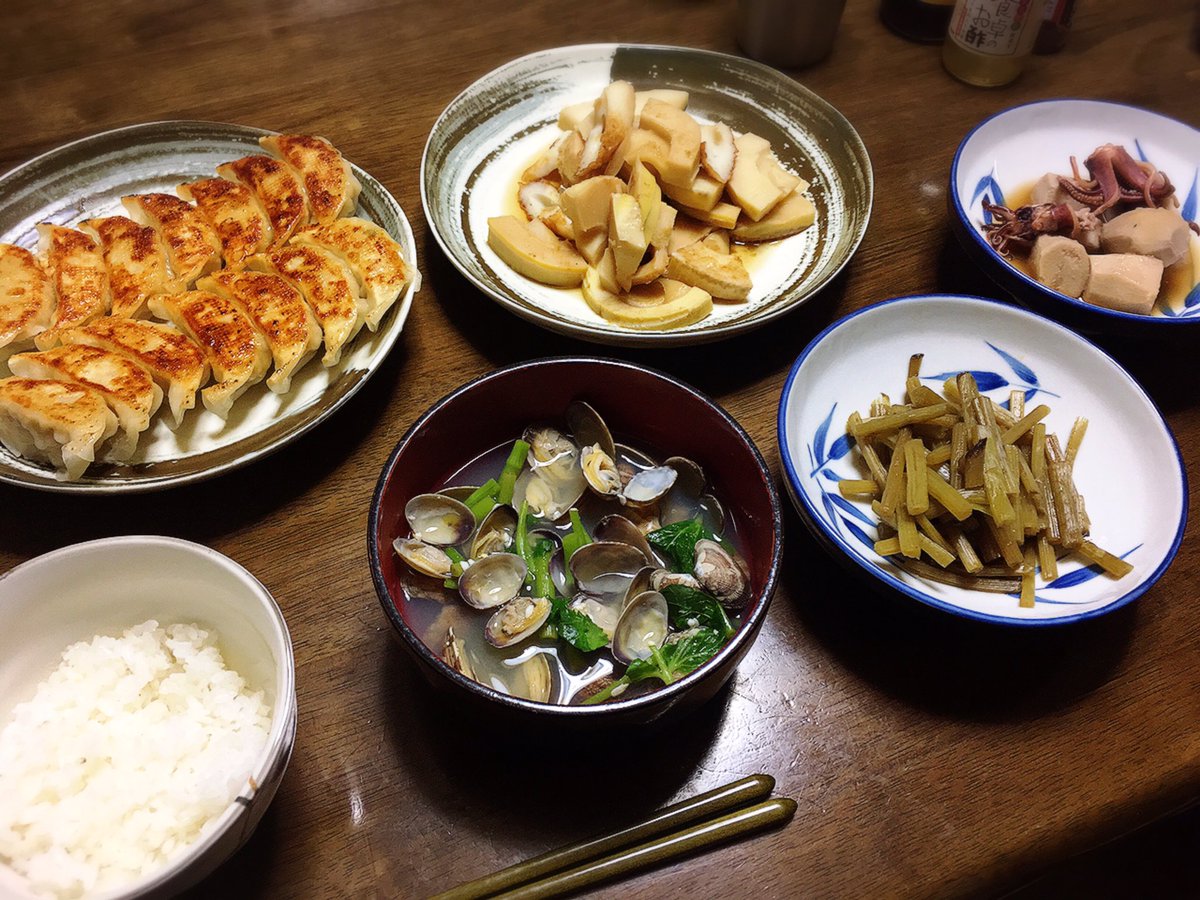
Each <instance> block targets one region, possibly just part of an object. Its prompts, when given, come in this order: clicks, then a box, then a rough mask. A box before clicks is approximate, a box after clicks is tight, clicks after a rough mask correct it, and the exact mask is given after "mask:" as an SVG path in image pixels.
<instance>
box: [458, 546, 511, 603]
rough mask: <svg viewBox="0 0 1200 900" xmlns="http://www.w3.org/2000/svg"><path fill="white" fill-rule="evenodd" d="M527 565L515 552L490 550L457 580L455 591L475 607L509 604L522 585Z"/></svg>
mask: <svg viewBox="0 0 1200 900" xmlns="http://www.w3.org/2000/svg"><path fill="white" fill-rule="evenodd" d="M528 570H529V567H528V566H526V565H525V560H523V559H522V558H521V557H519V556H517V555H516V554H515V553H493V554H492V555H491V556H485V557H484V558H483V559H481V560H479V561H478V562H474V563H472V564H471V566H470V567H469V568H468V569H467V570H466V571H465V572H463V573H462V575H461V576H460V577H459V579H458V593H459V596H461V597H462V598H463V600H464V602H466V603H467V605H468V606H473V607H475V608H476V609H492V608H493V607H496V606H500V605H501V604H503V603H508V602H509V601H510V600H512V599H513V598H514V597H516V596H517V594H519V593H521V588H522V587H523V586H524V584H525V575H526V573H527V572H528Z"/></svg>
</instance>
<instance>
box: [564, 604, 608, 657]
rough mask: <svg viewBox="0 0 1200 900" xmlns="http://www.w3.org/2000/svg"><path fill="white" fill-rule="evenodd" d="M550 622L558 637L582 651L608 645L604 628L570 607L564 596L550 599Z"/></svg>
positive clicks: (585, 651) (589, 650)
mask: <svg viewBox="0 0 1200 900" xmlns="http://www.w3.org/2000/svg"><path fill="white" fill-rule="evenodd" d="M550 622H551V623H552V624H553V625H554V628H555V630H557V631H558V636H559V637H560V638H562V639H563V640H564V641H566V642H567V643H568V644H571V645H572V646H573V647H576V648H577V649H579V650H582V651H583V652H584V653H591V652H592V651H593V650H599V649H600V648H601V647H606V646H608V635H607V634H605V633H604V629H603V628H601V627H600V626H599V625H597V624H596V623H595V622H593V621H592V620H591V619H590V618H588V617H587V615H585V614H584V613H581V612H580V611H579V610H577V609H571V607H570V606H569V605H568V601H567V599H566V598H565V597H558V598H555V600H554V601H552V606H551V610H550Z"/></svg>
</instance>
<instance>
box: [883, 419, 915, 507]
mask: <svg viewBox="0 0 1200 900" xmlns="http://www.w3.org/2000/svg"><path fill="white" fill-rule="evenodd" d="M908 441H909V430H908V429H907V428H903V427H902V428H901V429H900V430H899V433H898V434H897V436H896V445H895V446H894V447H893V448H892V459H891V462H889V463H888V468H887V480H885V481H884V483H883V496H882V497H881V498H880V500H879V503H880V506H882V507H883V510H884V512H886V513H887V515H889V516H892V515H895V513H896V507H897V506H899V505H900V503H901V502H902V501H903V499H904V452H903V450H904V445H905V444H907V443H908Z"/></svg>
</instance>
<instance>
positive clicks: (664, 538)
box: [646, 519, 712, 572]
mask: <svg viewBox="0 0 1200 900" xmlns="http://www.w3.org/2000/svg"><path fill="white" fill-rule="evenodd" d="M704 538H710V539H711V538H712V532H710V531H709V530H708V529H707V528H706V527H705V526H704V523H703V522H701V521H700V520H699V519H684V520H683V521H682V522H674V523H672V524H670V525H664V526H663V527H662V528H660V529H658V530H657V531H652V532H650V533H649V534H648V535H646V540H648V541H649V542H650V546H651V547H653V548H654V549H655V550H657V551H659V552H660V553H662V555H663V556H664V557H666V559H667V560H668V561H670V563H671V567H672V568H673V569H674V570H675V571H676V572H691V571H692V569H693V568H694V567H695V565H696V541H699V540H702V539H704Z"/></svg>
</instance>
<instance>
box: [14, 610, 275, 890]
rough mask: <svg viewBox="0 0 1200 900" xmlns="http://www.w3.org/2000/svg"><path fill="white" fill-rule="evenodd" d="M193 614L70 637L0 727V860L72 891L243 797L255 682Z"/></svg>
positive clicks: (178, 837)
mask: <svg viewBox="0 0 1200 900" xmlns="http://www.w3.org/2000/svg"><path fill="white" fill-rule="evenodd" d="M215 643H216V639H215V637H214V636H212V635H210V634H209V633H208V632H207V631H205V630H204V629H202V628H199V627H198V626H196V625H169V626H167V627H165V628H160V627H159V626H158V623H157V622H156V621H154V620H153V619H151V620H150V621H148V622H144V623H142V624H141V625H138V626H137V627H135V628H131V629H129V630H128V631H126V632H125V633H124V635H122V636H121V637H119V638H113V637H103V636H100V637H96V638H94V639H92V640H91V641H86V642H85V641H81V642H80V643H78V644H72V645H71V646H70V647H68V648H67V649H66V650H65V651H64V652H63V657H62V662H61V663H60V664H59V666H58V668H57V669H55V670H54V672H53V673H52V674H51V675H50V677H49V678H47V679H46V680H45V681H43V682H42V683H41V684H40V685H39V686H38V689H37V693H36V694H35V695H34V697H33V699H32V700H30V701H29V702H27V703H22V704H20V705H18V706H17V707H16V708H15V709H14V710H13V714H12V717H11V720H10V722H9V723H8V725H7V726H6V727H5V728H4V731H3V732H0V861H3V862H4V863H5V864H7V865H8V866H10V867H11V868H12V869H14V870H15V871H17V872H19V873H20V874H22V875H24V876H25V877H26V878H27V879H28V880H29V882H30V884H31V886H32V887H33V889H34V890H35V891H37V892H39V893H43V894H49V895H56V896H60V897H79V896H83V895H86V894H90V893H93V892H97V891H103V890H108V889H111V888H114V887H119V886H120V885H122V884H126V883H129V882H132V881H134V880H137V879H138V878H140V877H142V876H144V875H147V874H149V873H151V872H153V871H155V870H157V869H159V868H160V867H161V866H164V865H165V864H166V863H167V862H168V861H169V860H170V859H171V858H172V857H174V856H176V855H177V854H178V853H179V852H180V851H182V850H183V848H184V847H186V846H187V845H188V844H190V843H192V842H193V841H195V840H196V839H197V838H199V837H200V836H201V835H202V834H203V833H204V828H205V825H206V824H207V823H209V822H211V821H212V820H214V819H215V818H216V817H217V816H219V815H220V814H221V812H222V811H224V809H225V808H226V807H227V806H228V805H229V803H230V802H231V801H232V800H233V798H234V797H236V796H237V794H238V792H239V791H240V790H241V788H242V786H243V785H244V784H245V782H246V778H247V776H248V775H249V774H250V773H251V771H252V769H253V765H254V762H255V759H256V758H257V757H258V755H259V753H260V752H261V751H262V749H263V747H264V746H266V742H267V734H268V732H269V730H270V727H271V711H270V709H269V707H268V705H267V704H266V702H264V699H263V695H262V692H261V691H259V692H251V691H249V690H247V688H246V683H245V681H243V680H242V677H241V676H240V675H238V674H237V673H236V672H234V671H231V670H230V669H228V668H226V667H225V663H224V660H223V659H222V658H221V653H220V651H219V650H218V649H217V647H216V646H215Z"/></svg>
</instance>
